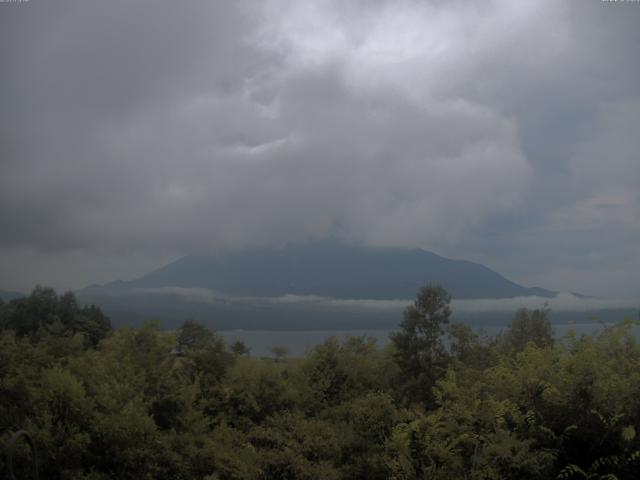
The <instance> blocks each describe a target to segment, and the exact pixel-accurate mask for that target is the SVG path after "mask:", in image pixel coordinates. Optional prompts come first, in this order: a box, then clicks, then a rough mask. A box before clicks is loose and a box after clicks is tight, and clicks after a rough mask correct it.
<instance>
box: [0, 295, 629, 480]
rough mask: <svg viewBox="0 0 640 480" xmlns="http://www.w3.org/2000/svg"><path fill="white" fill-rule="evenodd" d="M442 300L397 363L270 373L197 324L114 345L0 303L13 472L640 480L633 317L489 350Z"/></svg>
mask: <svg viewBox="0 0 640 480" xmlns="http://www.w3.org/2000/svg"><path fill="white" fill-rule="evenodd" d="M450 300H451V299H450V296H449V295H448V294H447V292H446V291H445V290H444V289H442V288H440V287H433V286H426V287H424V288H422V289H421V290H420V291H419V292H418V294H417V296H416V299H415V302H414V303H413V305H410V306H409V307H408V308H407V309H406V310H405V312H404V315H403V318H402V320H401V323H400V325H399V329H398V331H397V332H395V333H393V334H392V335H391V342H390V343H389V345H387V346H386V347H384V348H380V347H378V346H377V345H376V342H375V340H374V339H372V338H368V337H345V338H342V339H338V338H330V339H328V340H326V341H325V342H324V343H322V344H319V345H317V346H315V347H314V348H313V349H312V350H310V351H309V352H308V353H307V354H306V355H304V356H302V357H297V358H286V356H285V355H277V356H276V358H254V357H252V356H251V355H250V352H249V350H248V349H247V348H246V346H245V345H243V344H242V343H241V342H236V343H235V344H233V345H227V344H226V343H225V342H224V340H223V339H222V338H221V337H220V336H219V335H217V334H216V333H215V332H213V331H211V330H210V329H208V328H206V327H205V326H203V325H201V324H198V323H196V322H193V321H186V322H184V323H183V325H182V326H181V328H180V329H178V330H177V331H175V332H167V331H163V330H162V329H160V328H159V326H158V324H156V323H153V322H148V323H146V324H144V325H143V326H142V327H140V328H121V329H118V330H115V331H114V330H113V329H112V328H111V325H110V323H109V319H108V318H107V317H106V316H105V315H104V314H103V313H102V312H101V311H100V309H99V308H97V307H95V306H79V305H78V303H77V302H76V299H75V298H74V296H73V294H71V293H66V294H63V295H57V294H56V293H55V292H54V291H53V290H52V289H48V288H43V287H37V288H36V289H35V290H34V291H33V292H32V293H31V295H30V296H29V297H26V298H23V299H17V300H12V301H11V302H8V303H2V302H0V454H2V458H1V459H0V472H3V473H4V472H5V471H6V469H7V465H6V459H7V458H8V457H7V455H11V456H12V458H13V459H14V465H15V472H16V478H30V477H29V475H30V473H29V468H30V465H29V462H30V451H29V449H28V448H27V445H26V444H18V445H15V446H14V447H15V448H13V450H12V451H11V452H10V451H9V449H10V438H11V434H12V432H15V431H17V430H19V429H25V430H27V431H28V432H29V433H30V434H31V436H32V437H33V439H34V442H35V444H36V445H37V446H38V461H39V468H40V471H41V478H46V479H85V480H102V479H172V480H173V479H184V480H192V479H193V480H195V479H206V480H213V479H221V480H222V479H292V480H293V479H328V480H331V479H396V480H400V479H516V478H517V479H555V478H559V479H579V478H584V479H587V478H588V479H592V478H593V479H597V478H608V479H614V478H617V479H620V480H626V479H635V478H637V473H638V472H640V439H639V438H638V436H637V435H636V432H637V431H638V429H639V428H640V346H639V345H638V343H637V341H636V339H635V337H634V336H633V335H632V333H631V331H630V330H631V328H632V327H633V325H634V322H633V321H631V320H627V321H623V322H622V323H620V324H618V325H616V326H613V327H608V328H603V329H602V331H600V332H598V333H597V334H593V335H584V336H577V335H568V336H567V337H565V338H563V339H560V340H555V339H554V336H553V332H552V328H551V324H550V322H549V315H550V312H549V311H548V310H546V309H537V310H533V311H530V310H526V309H523V310H519V311H518V312H516V313H515V315H514V318H513V321H512V323H511V325H510V326H509V327H508V328H506V329H505V330H504V331H503V332H502V333H501V334H499V335H496V336H493V337H488V336H484V335H482V334H481V333H479V332H477V331H474V330H473V329H471V328H470V327H469V326H468V325H465V324H450V323H449V317H450V314H451V310H450V308H449V304H450Z"/></svg>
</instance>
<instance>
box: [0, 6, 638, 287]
mask: <svg viewBox="0 0 640 480" xmlns="http://www.w3.org/2000/svg"><path fill="white" fill-rule="evenodd" d="M0 7H2V11H1V12H0V13H1V16H0V22H1V25H0V27H1V28H0V49H1V55H2V57H1V58H2V65H3V86H2V90H1V92H0V95H1V96H2V105H3V108H2V112H1V113H0V135H1V140H2V141H1V144H0V149H1V152H0V154H1V160H0V161H1V163H0V221H2V225H3V229H2V233H1V234H0V268H1V270H0V271H1V274H0V286H5V287H14V288H16V286H15V285H13V284H12V278H15V277H16V275H15V273H14V272H11V271H9V267H11V266H15V265H16V264H18V265H23V266H24V267H23V268H24V269H25V271H26V272H33V273H25V274H23V275H18V276H19V277H20V278H24V283H27V282H32V283H35V282H36V281H39V280H41V279H42V278H44V279H49V278H50V279H52V280H51V281H52V283H56V282H60V284H62V285H64V286H81V285H82V284H83V283H90V282H91V281H94V280H100V281H102V280H107V279H108V278H105V273H104V268H103V266H104V265H111V268H109V269H108V270H109V272H111V271H112V270H113V265H114V264H122V263H123V262H122V259H123V258H127V259H133V260H131V261H127V262H125V263H127V264H128V268H126V269H124V270H123V273H122V275H124V276H126V275H129V274H130V275H134V274H136V273H142V271H143V270H142V269H143V268H144V269H146V268H148V264H149V259H150V258H155V259H166V258H169V257H171V256H178V255H180V254H184V253H188V252H193V251H196V250H204V249H216V248H241V247H245V246H255V245H277V244H282V243H284V242H289V241H297V240H304V239H307V238H321V237H325V236H337V237H341V238H344V239H346V240H350V241H357V242H363V243H368V244H377V245H407V246H416V245H418V246H424V247H427V248H432V249H435V250H436V251H438V252H440V253H444V254H446V255H451V256H457V257H462V258H470V259H475V260H480V261H484V262H486V263H488V264H489V265H490V266H492V267H495V268H497V269H498V270H500V271H501V272H502V273H505V274H507V275H508V276H512V277H515V279H516V280H519V281H521V282H523V283H528V284H531V283H539V284H542V285H543V286H545V287H548V288H558V289H561V290H585V289H586V290H587V291H588V292H594V293H598V294H608V293H611V292H614V293H616V294H618V295H617V296H619V295H620V294H622V295H633V294H636V293H637V292H638V288H637V287H638V285H640V275H639V274H638V273H634V272H637V271H638V268H637V267H639V266H640V260H639V259H640V248H639V247H638V245H640V227H638V225H640V221H639V220H640V200H639V198H638V188H637V185H638V180H640V170H638V166H639V165H640V161H639V160H640V159H638V151H639V150H638V146H639V145H638V136H637V128H634V127H637V121H638V118H639V116H640V97H639V96H638V92H637V85H638V80H639V79H640V61H639V60H638V59H637V58H636V56H634V53H635V52H637V51H638V47H640V34H639V33H637V28H636V27H637V24H638V20H640V4H638V5H632V4H627V5H608V4H606V2H596V1H594V2H578V1H573V2H571V1H567V2H555V1H547V2H544V1H543V2H510V1H506V0H494V1H492V2H485V3H484V4H483V5H482V7H480V6H479V5H478V4H477V2H471V1H462V0H460V1H453V2H439V1H431V2H424V1H412V0H406V1H400V2H397V1H393V2H391V1H376V2H364V1H363V2H338V1H320V0H319V1H317V2H296V1H291V0H288V1H280V0H273V1H268V2H264V3H263V4H261V5H260V6H258V5H257V4H255V2H240V1H228V2H222V1H220V2H187V3H176V2H161V3H158V2H155V1H153V2H152V1H143V0H139V1H136V2H130V1H129V2H124V1H113V2H80V1H66V2H46V3H45V2H39V1H37V0H32V1H31V2H27V3H23V4H5V5H0ZM36 252H37V253H36ZM43 256H44V257H47V258H83V259H84V261H83V263H84V266H83V267H82V269H75V270H74V269H73V268H68V269H66V273H65V274H64V275H62V274H59V275H58V277H56V273H51V272H50V271H46V272H42V271H40V272H38V270H39V269H38V266H37V265H38V264H36V260H37V259H40V260H39V262H40V263H39V264H42V257H43ZM136 258H138V259H139V260H135V259H136ZM16 259H18V260H16ZM118 259H120V261H118ZM46 263H47V261H45V264H46ZM48 264H49V265H54V264H55V261H51V260H49V261H48ZM18 268H20V267H18ZM74 272H75V273H74ZM109 274H111V273H109ZM598 274H601V275H602V276H603V278H606V279H607V280H606V282H603V281H601V280H599V279H598V278H595V276H596V275H598ZM116 276H118V275H116ZM56 278H58V280H56ZM65 282H67V283H65ZM69 282H70V283H69ZM74 282H75V283H74ZM17 287H19V288H24V285H18V286H17Z"/></svg>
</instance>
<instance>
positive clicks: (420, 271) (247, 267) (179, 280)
mask: <svg viewBox="0 0 640 480" xmlns="http://www.w3.org/2000/svg"><path fill="white" fill-rule="evenodd" d="M425 284H438V285H442V286H443V287H444V288H446V289H447V290H448V291H449V292H450V293H451V295H452V296H453V297H454V298H458V299H480V298H495V299H501V298H513V297H520V296H533V295H535V296H541V297H547V298H551V297H553V296H555V295H556V294H557V292H554V291H552V290H547V289H544V288H540V287H524V286H522V285H519V284H517V283H515V282H513V281H511V280H509V279H507V278H506V277H504V276H502V275H500V274H499V273H497V272H495V271H494V270H492V269H490V268H489V267H486V266H485V265H482V264H479V263H475V262H471V261H468V260H455V259H449V258H446V257H442V256H440V255H437V254H435V253H433V252H430V251H428V250H423V249H418V248H411V249H408V248H390V247H363V246H357V245H352V244H345V243H340V242H337V241H321V242H311V243H305V244H289V245H286V246H284V247H282V248H261V249H251V250H240V251H233V252H224V253H214V254H196V255H187V256H185V257H182V258H179V259H177V260H175V261H173V262H171V263H169V264H167V265H165V266H163V267H160V268H158V269H156V270H153V271H151V272H149V273H147V274H145V275H143V276H141V277H139V278H137V279H134V280H131V281H121V280H116V281H114V282H111V283H109V284H106V285H101V286H96V285H92V286H89V287H86V288H84V289H82V290H80V291H78V293H80V294H103V295H105V294H106V295H108V294H113V295H118V294H126V293H130V292H131V291H133V290H140V289H155V288H166V287H181V288H206V289H209V290H213V291H216V292H220V293H222V294H226V295H229V296H255V297H277V296H283V295H316V296H322V297H332V298H339V299H349V298H367V299H379V300H387V299H399V298H413V297H414V296H415V293H416V291H417V290H418V288H420V287H421V286H423V285H425Z"/></svg>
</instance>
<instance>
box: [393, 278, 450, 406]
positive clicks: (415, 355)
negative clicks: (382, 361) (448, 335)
mask: <svg viewBox="0 0 640 480" xmlns="http://www.w3.org/2000/svg"><path fill="white" fill-rule="evenodd" d="M450 302H451V295H449V294H448V293H447V291H446V290H445V289H444V288H442V287H440V286H431V285H427V286H425V287H422V288H421V289H420V290H419V291H418V294H417V296H416V300H415V301H414V303H413V305H410V306H409V307H407V309H406V310H405V311H404V319H403V320H402V323H401V324H400V327H401V329H402V330H401V331H400V332H396V333H392V334H391V340H392V342H393V344H394V346H395V354H394V356H395V360H396V362H397V363H398V366H399V367H400V369H401V371H402V373H403V375H404V380H405V382H407V383H406V384H407V387H408V389H409V392H408V393H409V395H410V397H412V399H413V400H418V401H425V402H426V403H427V404H430V403H431V401H432V399H433V396H432V393H431V389H432V388H433V386H434V385H435V382H436V381H437V380H438V378H440V377H441V376H442V374H443V373H444V370H445V368H446V363H447V353H446V350H445V348H444V345H443V343H442V336H443V334H444V326H445V325H446V324H448V323H449V317H450V315H451V309H450V308H449V303H450Z"/></svg>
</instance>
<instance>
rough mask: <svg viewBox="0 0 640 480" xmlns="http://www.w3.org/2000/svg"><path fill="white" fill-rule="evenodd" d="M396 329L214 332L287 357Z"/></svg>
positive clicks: (587, 329) (594, 326)
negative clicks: (330, 340) (339, 340)
mask: <svg viewBox="0 0 640 480" xmlns="http://www.w3.org/2000/svg"><path fill="white" fill-rule="evenodd" d="M552 327H553V331H554V333H555V336H556V338H562V337H564V336H565V335H566V334H567V333H569V332H570V331H573V332H575V333H576V334H578V335H581V334H590V333H597V332H599V331H602V329H603V325H602V324H599V323H572V324H555V325H552ZM504 328H505V327H504V326H484V327H482V331H483V332H484V333H485V334H486V335H495V334H497V333H499V332H500V331H501V330H503V329H504ZM477 330H479V329H477ZM396 331H398V329H393V330H391V329H387V330H384V329H381V330H304V331H303V330H283V331H278V330H227V331H220V332H218V333H219V334H220V335H222V337H223V338H224V339H225V340H226V341H227V342H229V343H230V342H235V341H237V340H240V341H242V342H244V343H245V345H246V346H247V347H249V348H250V349H251V355H252V356H254V357H264V356H271V355H272V354H271V348H273V347H275V346H283V347H286V348H287V349H288V350H289V355H290V356H300V355H303V354H304V353H305V352H306V351H308V350H309V349H311V348H313V346H314V345H317V344H319V343H323V342H324V341H325V340H326V339H327V338H329V337H333V336H335V337H338V338H343V337H345V336H348V335H351V336H363V335H365V336H368V337H373V338H375V339H376V340H377V342H378V345H379V346H384V345H386V344H387V343H388V342H389V334H390V333H391V332H396ZM632 331H633V333H634V335H635V336H636V337H640V327H634V329H633V330H632Z"/></svg>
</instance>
